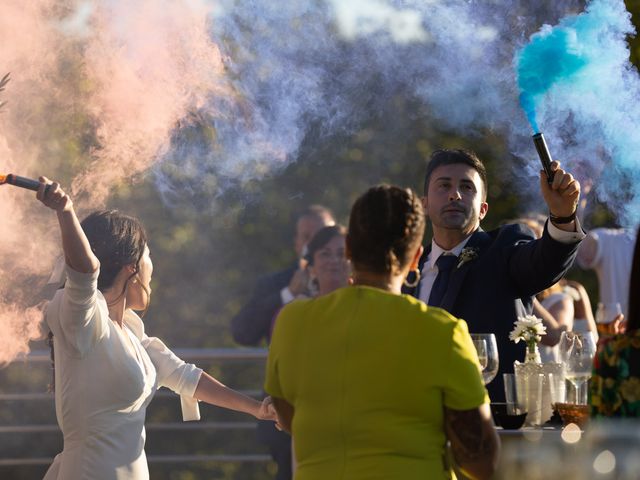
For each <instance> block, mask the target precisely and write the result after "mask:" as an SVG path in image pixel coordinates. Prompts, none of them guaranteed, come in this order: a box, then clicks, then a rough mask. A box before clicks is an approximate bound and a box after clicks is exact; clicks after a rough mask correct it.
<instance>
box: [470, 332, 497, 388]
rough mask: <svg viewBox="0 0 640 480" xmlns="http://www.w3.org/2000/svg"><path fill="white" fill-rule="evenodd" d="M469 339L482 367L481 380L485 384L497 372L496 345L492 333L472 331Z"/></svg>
mask: <svg viewBox="0 0 640 480" xmlns="http://www.w3.org/2000/svg"><path fill="white" fill-rule="evenodd" d="M471 340H473V346H474V347H476V352H478V360H480V366H481V367H482V380H483V381H484V384H485V385H487V384H488V383H490V382H491V380H493V379H494V378H495V376H496V374H497V373H498V366H499V363H498V346H497V344H496V336H495V335H494V334H493V333H472V334H471Z"/></svg>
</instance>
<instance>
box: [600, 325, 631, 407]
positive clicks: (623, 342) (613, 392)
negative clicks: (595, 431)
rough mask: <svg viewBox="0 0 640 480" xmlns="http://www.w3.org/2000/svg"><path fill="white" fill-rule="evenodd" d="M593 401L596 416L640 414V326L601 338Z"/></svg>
mask: <svg viewBox="0 0 640 480" xmlns="http://www.w3.org/2000/svg"><path fill="white" fill-rule="evenodd" d="M589 403H590V405H591V416H592V417H640V330H636V331H634V332H628V333H626V334H618V335H612V336H607V337H601V338H600V341H599V342H598V349H597V351H596V355H595V357H594V359H593V375H592V377H591V386H590V388H589Z"/></svg>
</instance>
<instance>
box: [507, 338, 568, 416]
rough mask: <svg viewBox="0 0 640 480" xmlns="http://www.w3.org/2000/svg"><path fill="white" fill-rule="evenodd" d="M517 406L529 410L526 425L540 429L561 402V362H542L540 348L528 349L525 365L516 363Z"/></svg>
mask: <svg viewBox="0 0 640 480" xmlns="http://www.w3.org/2000/svg"><path fill="white" fill-rule="evenodd" d="M514 372H515V377H516V390H517V395H518V403H519V404H520V406H521V408H522V409H523V410H524V411H526V412H527V413H528V414H527V419H526V420H525V425H528V426H540V425H542V424H544V423H545V422H547V421H548V420H549V419H551V416H552V415H553V403H554V402H556V401H562V400H560V399H559V398H561V397H562V398H563V397H564V391H562V392H560V391H559V390H560V388H561V387H563V386H564V377H563V375H562V365H561V364H560V363H554V362H548V363H541V361H540V351H539V350H538V345H537V344H535V345H534V347H533V348H531V347H527V355H526V357H525V362H524V363H520V362H518V361H515V362H514Z"/></svg>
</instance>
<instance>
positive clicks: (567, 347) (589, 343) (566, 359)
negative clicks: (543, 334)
mask: <svg viewBox="0 0 640 480" xmlns="http://www.w3.org/2000/svg"><path fill="white" fill-rule="evenodd" d="M595 353H596V342H595V340H594V337H593V334H592V333H591V332H586V333H576V332H562V336H561V337H560V356H561V358H562V362H563V364H564V376H565V378H566V379H567V380H569V382H571V385H573V387H574V389H575V392H576V403H578V404H581V405H585V404H586V403H587V388H586V387H587V385H586V384H587V381H588V380H589V379H590V378H591V368H592V363H593V356H594V355H595Z"/></svg>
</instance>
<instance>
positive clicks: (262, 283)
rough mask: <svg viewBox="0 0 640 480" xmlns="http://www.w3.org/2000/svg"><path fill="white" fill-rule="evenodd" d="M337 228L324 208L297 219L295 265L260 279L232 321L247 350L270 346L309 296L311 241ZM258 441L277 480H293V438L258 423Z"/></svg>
mask: <svg viewBox="0 0 640 480" xmlns="http://www.w3.org/2000/svg"><path fill="white" fill-rule="evenodd" d="M334 224H335V220H334V218H333V214H332V213H331V211H330V210H329V209H328V208H326V207H323V206H321V205H311V206H310V207H307V208H306V209H305V210H303V211H302V212H301V213H300V214H299V215H298V217H297V219H296V225H295V235H294V237H293V247H294V250H295V253H296V261H295V262H294V264H293V265H291V266H290V267H288V268H286V269H285V270H282V271H279V272H275V273H271V274H268V275H265V276H263V277H260V278H259V279H258V280H257V282H256V285H255V288H254V290H253V293H252V295H251V297H250V298H249V301H248V302H247V303H246V304H245V305H244V307H242V309H241V310H240V311H239V312H238V314H237V315H236V316H235V317H233V319H232V320H231V333H232V335H233V339H234V340H235V341H236V342H237V343H239V344H241V345H246V346H258V345H260V344H261V343H262V342H263V341H266V342H267V343H269V341H270V339H271V330H272V325H273V321H274V319H275V317H276V315H277V313H278V311H279V310H280V309H281V308H282V307H283V306H284V305H286V304H287V303H289V302H291V301H292V300H294V299H295V298H296V297H298V296H303V295H309V291H308V288H309V280H310V278H309V272H308V270H307V269H306V261H305V260H303V257H304V255H305V248H306V245H307V243H308V242H309V240H311V239H312V238H313V236H314V235H315V234H316V232H317V231H318V230H320V229H321V228H323V227H326V226H331V225H334ZM258 438H259V440H260V441H261V442H263V443H265V444H266V445H268V447H269V450H270V453H271V456H272V457H273V459H274V461H275V462H276V463H277V464H278V474H277V477H276V479H277V480H290V479H291V478H292V471H291V437H290V436H289V435H288V434H287V433H284V432H280V431H278V430H277V429H276V428H275V426H274V423H273V422H258Z"/></svg>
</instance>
